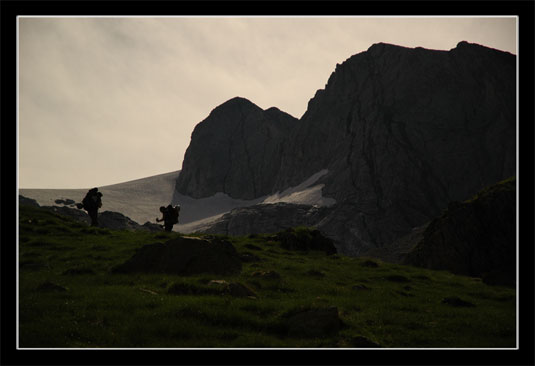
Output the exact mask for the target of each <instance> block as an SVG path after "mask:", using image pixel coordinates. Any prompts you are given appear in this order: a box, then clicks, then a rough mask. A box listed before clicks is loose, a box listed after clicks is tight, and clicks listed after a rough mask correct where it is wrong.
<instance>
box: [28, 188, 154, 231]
mask: <svg viewBox="0 0 535 366" xmlns="http://www.w3.org/2000/svg"><path fill="white" fill-rule="evenodd" d="M60 204H66V203H65V201H63V202H60ZM68 204H69V205H73V206H74V201H72V202H69V203H68ZM19 205H26V206H32V207H40V208H42V209H44V210H47V211H50V212H53V213H55V214H58V215H62V216H67V217H70V218H72V219H75V220H77V221H80V222H83V223H86V224H88V225H89V224H90V223H91V219H90V218H89V215H88V214H87V213H86V212H85V211H84V210H81V209H77V208H74V207H72V208H71V207H67V206H40V205H39V204H38V203H37V201H35V200H33V199H31V198H27V197H24V196H21V195H19ZM98 220H99V227H102V228H107V229H112V230H145V231H162V228H161V227H160V225H158V224H154V223H151V222H146V223H144V224H143V225H140V224H138V223H137V222H135V221H134V220H132V219H130V218H129V217H127V216H125V215H123V214H122V213H120V212H114V211H104V212H99V214H98Z"/></svg>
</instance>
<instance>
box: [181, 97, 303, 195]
mask: <svg viewBox="0 0 535 366" xmlns="http://www.w3.org/2000/svg"><path fill="white" fill-rule="evenodd" d="M296 121H297V119H295V118H293V117H292V116H290V115H288V114H286V113H283V112H281V111H280V110H278V109H276V108H270V109H268V110H265V111H264V110H262V109H261V108H260V107H258V106H256V105H255V104H253V103H251V102H250V101H248V100H247V99H244V98H238V97H237V98H234V99H231V100H229V101H227V102H226V103H224V104H222V105H220V106H219V107H217V108H216V109H214V110H213V111H212V112H211V113H210V115H209V116H208V117H207V118H206V119H205V120H204V121H202V122H201V123H199V124H198V125H197V126H196V127H195V129H194V131H193V133H192V135H191V143H190V145H189V147H188V149H187V151H186V154H185V157H184V163H183V167H182V171H181V173H180V175H179V177H178V180H177V183H176V190H177V191H178V192H179V193H181V194H184V195H188V196H191V197H194V198H201V197H208V196H212V195H214V194H216V193H217V192H223V193H226V194H228V195H229V196H231V197H233V198H240V199H253V198H257V197H260V196H263V195H266V194H268V193H271V192H272V189H273V185H274V182H275V177H276V176H277V174H278V170H279V168H280V164H281V157H282V150H283V141H284V139H285V138H286V136H287V134H288V132H289V130H290V128H291V127H292V125H293V124H294V123H295V122H296Z"/></svg>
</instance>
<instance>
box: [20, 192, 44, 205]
mask: <svg viewBox="0 0 535 366" xmlns="http://www.w3.org/2000/svg"><path fill="white" fill-rule="evenodd" d="M19 205H20V206H32V207H40V206H39V204H38V203H37V201H36V200H34V199H32V198H28V197H24V196H21V195H19Z"/></svg>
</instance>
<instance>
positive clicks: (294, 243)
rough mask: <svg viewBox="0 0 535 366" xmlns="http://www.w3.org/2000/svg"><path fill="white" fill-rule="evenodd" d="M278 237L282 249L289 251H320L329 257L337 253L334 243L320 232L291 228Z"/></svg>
mask: <svg viewBox="0 0 535 366" xmlns="http://www.w3.org/2000/svg"><path fill="white" fill-rule="evenodd" d="M276 236H277V240H279V241H280V243H281V247H282V248H284V249H287V250H300V251H307V250H319V251H324V252H325V253H326V254H327V255H330V254H335V253H336V247H335V246H334V243H333V241H332V240H330V239H329V238H326V237H325V236H323V235H322V233H321V232H320V231H319V230H308V229H306V230H305V229H297V230H296V229H292V228H289V229H287V230H285V231H282V232H280V233H278V234H277V235H276Z"/></svg>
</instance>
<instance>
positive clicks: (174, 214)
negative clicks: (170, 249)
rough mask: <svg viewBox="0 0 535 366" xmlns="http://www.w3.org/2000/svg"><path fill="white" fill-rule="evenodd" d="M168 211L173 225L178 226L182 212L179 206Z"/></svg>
mask: <svg viewBox="0 0 535 366" xmlns="http://www.w3.org/2000/svg"><path fill="white" fill-rule="evenodd" d="M168 210H169V218H170V221H171V223H173V224H178V211H179V210H180V208H179V206H175V207H169V208H168Z"/></svg>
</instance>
